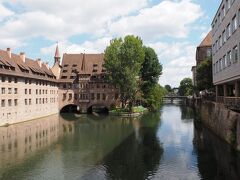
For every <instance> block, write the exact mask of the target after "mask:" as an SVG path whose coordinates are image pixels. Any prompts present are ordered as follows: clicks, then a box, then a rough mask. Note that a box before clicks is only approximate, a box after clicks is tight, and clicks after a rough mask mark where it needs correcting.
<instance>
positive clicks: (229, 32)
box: [227, 24, 231, 39]
mask: <svg viewBox="0 0 240 180" xmlns="http://www.w3.org/2000/svg"><path fill="white" fill-rule="evenodd" d="M230 36H231V25H230V24H228V25H227V39H228V38H230Z"/></svg>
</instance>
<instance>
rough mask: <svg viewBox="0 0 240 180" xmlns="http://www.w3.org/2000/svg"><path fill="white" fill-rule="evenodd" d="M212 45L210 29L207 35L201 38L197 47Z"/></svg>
mask: <svg viewBox="0 0 240 180" xmlns="http://www.w3.org/2000/svg"><path fill="white" fill-rule="evenodd" d="M206 46H212V31H210V32H209V33H208V34H207V36H206V37H205V38H204V39H203V41H202V42H201V44H200V45H199V46H198V47H206Z"/></svg>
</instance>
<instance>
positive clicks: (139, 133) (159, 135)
mask: <svg viewBox="0 0 240 180" xmlns="http://www.w3.org/2000/svg"><path fill="white" fill-rule="evenodd" d="M0 179H4V180H11V179H16V180H22V179H24V180H25V179H27V180H28V179H31V180H32V179H34V180H40V179H46V180H51V179H53V180H55V179H56V180H61V179H67V180H71V179H74V180H75V179H83V180H88V179H89V180H95V179H96V180H101V179H117V180H120V179H122V180H143V179H161V180H165V179H167V180H188V179H189V180H193V179H206V180H222V179H226V180H235V179H236V180H237V179H240V156H239V154H238V153H236V152H233V151H232V150H231V149H230V148H229V146H228V145H227V144H225V143H224V142H223V141H221V140H220V139H219V138H218V137H216V136H215V135H214V134H213V133H211V132H210V131H209V130H208V129H206V128H205V127H204V126H203V125H202V124H201V123H200V122H199V118H197V117H196V116H195V114H194V112H193V110H192V109H191V108H188V107H186V106H184V105H181V103H178V102H175V103H173V104H168V103H165V104H164V105H163V107H162V108H161V109H160V111H159V112H157V113H148V114H145V115H143V116H142V117H140V118H132V119H130V118H120V117H111V116H100V117H95V116H87V115H81V116H75V115H73V114H64V115H63V117H59V116H57V115H55V116H51V117H47V118H43V119H39V120H34V121H29V122H25V123H20V124H15V125H12V126H9V127H0Z"/></svg>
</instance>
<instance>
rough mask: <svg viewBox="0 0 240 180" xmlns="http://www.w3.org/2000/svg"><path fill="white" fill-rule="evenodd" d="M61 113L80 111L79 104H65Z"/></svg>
mask: <svg viewBox="0 0 240 180" xmlns="http://www.w3.org/2000/svg"><path fill="white" fill-rule="evenodd" d="M60 113H79V110H78V107H77V105H74V104H69V105H66V106H64V107H63V108H62V109H61V110H60Z"/></svg>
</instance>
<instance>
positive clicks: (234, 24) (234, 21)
mask: <svg viewBox="0 0 240 180" xmlns="http://www.w3.org/2000/svg"><path fill="white" fill-rule="evenodd" d="M236 30H237V16H236V15H235V16H234V17H233V19H232V32H235V31H236Z"/></svg>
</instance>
